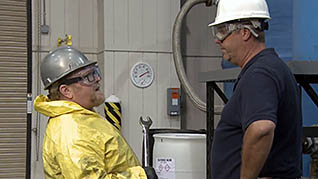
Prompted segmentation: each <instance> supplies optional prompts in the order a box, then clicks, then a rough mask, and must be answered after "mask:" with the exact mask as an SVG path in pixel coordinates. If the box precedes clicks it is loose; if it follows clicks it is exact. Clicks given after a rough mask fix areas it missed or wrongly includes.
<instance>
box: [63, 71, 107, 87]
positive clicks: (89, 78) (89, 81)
mask: <svg viewBox="0 0 318 179" xmlns="http://www.w3.org/2000/svg"><path fill="white" fill-rule="evenodd" d="M97 79H99V80H100V79H101V75H100V71H99V69H98V67H97V66H95V67H94V68H93V70H92V71H91V72H89V73H87V74H85V75H82V76H79V77H74V78H70V79H66V80H64V81H63V82H62V84H65V85H70V84H73V83H77V82H79V83H81V84H82V85H86V86H91V85H93V84H94V83H96V81H97Z"/></svg>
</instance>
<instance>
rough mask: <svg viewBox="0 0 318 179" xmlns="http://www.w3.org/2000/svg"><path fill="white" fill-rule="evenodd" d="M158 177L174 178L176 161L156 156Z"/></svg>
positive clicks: (159, 178)
mask: <svg viewBox="0 0 318 179" xmlns="http://www.w3.org/2000/svg"><path fill="white" fill-rule="evenodd" d="M155 169H156V173H157V175H158V179H176V163H175V160H174V158H164V157H162V158H156V167H155Z"/></svg>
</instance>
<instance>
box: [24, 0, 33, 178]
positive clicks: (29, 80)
mask: <svg viewBox="0 0 318 179" xmlns="http://www.w3.org/2000/svg"><path fill="white" fill-rule="evenodd" d="M26 3H27V98H30V97H31V100H32V4H31V0H27V1H26ZM27 102H29V99H27ZM31 109H32V108H31ZM31 111H32V110H31ZM31 126H32V112H29V111H28V112H27V130H26V131H27V139H26V141H27V145H26V175H25V178H26V179H30V177H31Z"/></svg>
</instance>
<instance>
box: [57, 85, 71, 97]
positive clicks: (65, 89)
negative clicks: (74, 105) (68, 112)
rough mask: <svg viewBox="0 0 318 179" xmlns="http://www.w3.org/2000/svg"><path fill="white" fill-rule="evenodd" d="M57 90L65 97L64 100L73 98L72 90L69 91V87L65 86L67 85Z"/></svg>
mask: <svg viewBox="0 0 318 179" xmlns="http://www.w3.org/2000/svg"><path fill="white" fill-rule="evenodd" d="M59 90H60V93H61V94H62V95H63V96H64V97H66V98H68V99H72V98H73V91H72V89H71V88H70V87H69V86H67V85H60V87H59Z"/></svg>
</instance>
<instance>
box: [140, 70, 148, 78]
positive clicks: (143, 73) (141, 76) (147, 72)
mask: <svg viewBox="0 0 318 179" xmlns="http://www.w3.org/2000/svg"><path fill="white" fill-rule="evenodd" d="M147 73H149V71H146V72H144V73H143V74H141V75H139V78H141V77H143V76H144V75H145V74H147Z"/></svg>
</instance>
